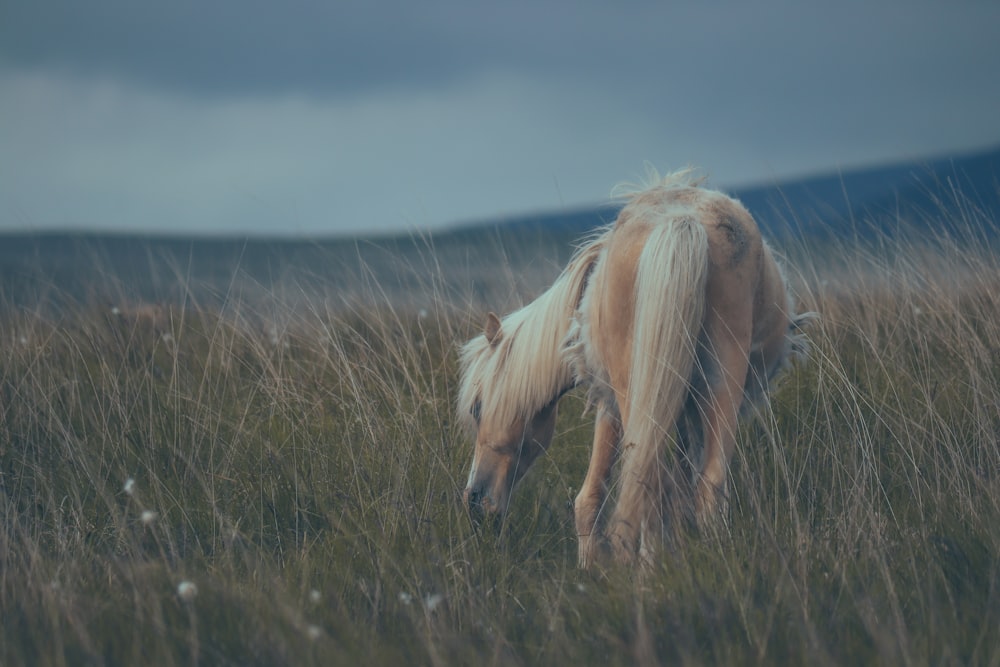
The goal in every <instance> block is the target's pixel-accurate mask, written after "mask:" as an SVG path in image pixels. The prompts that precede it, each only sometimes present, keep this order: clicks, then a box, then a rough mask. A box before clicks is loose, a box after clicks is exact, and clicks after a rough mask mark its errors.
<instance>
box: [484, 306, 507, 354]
mask: <svg viewBox="0 0 1000 667" xmlns="http://www.w3.org/2000/svg"><path fill="white" fill-rule="evenodd" d="M483 334H485V336H486V340H487V341H489V343H490V346H492V347H496V346H497V345H499V344H500V339H501V338H503V332H502V331H500V318H499V317H497V314H496V313H494V312H490V314H489V315H487V316H486V328H485V329H484V330H483Z"/></svg>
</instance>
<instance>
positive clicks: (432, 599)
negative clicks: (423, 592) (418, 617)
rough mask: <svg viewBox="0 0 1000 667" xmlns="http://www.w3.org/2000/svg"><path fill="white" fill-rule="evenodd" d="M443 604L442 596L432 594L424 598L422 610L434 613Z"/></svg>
mask: <svg viewBox="0 0 1000 667" xmlns="http://www.w3.org/2000/svg"><path fill="white" fill-rule="evenodd" d="M442 602H444V596H443V595H441V594H440V593H432V594H430V595H428V596H426V597H425V598H424V608H425V609H427V611H430V612H432V611H434V610H435V609H437V608H438V607H439V606H440V605H441V603H442Z"/></svg>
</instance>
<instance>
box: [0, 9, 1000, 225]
mask: <svg viewBox="0 0 1000 667" xmlns="http://www.w3.org/2000/svg"><path fill="white" fill-rule="evenodd" d="M997 26H1000V4H998V3H996V2H987V1H982V2H978V1H963V2H931V1H928V0H917V1H913V2H906V3H903V2H890V1H887V0H865V1H863V2H862V1H858V0H847V1H841V2H836V3H831V2H825V3H802V2H795V1H792V0H768V1H766V2H757V3H742V2H735V1H728V0H717V1H712V2H681V3H663V2H642V1H636V2H622V3H604V2H596V1H588V0H585V1H582V2H546V3H540V2H534V1H531V2H528V1H523V2H522V1H515V2H504V3H482V2H464V1H461V2H460V1H459V0H433V1H430V2H420V3H413V2H403V1H400V0H388V1H383V2H312V1H308V0H292V1H290V2H283V3H271V2H259V1H254V2H245V1H239V2H237V1H235V0H219V1H215V2H208V3H206V2H202V1H195V0H175V1H172V2H166V3H165V2H158V3H148V2H135V1H134V0H93V1H91V2H87V3H80V2H76V1H73V0H40V1H36V2H7V3H4V4H3V5H2V6H0V147H2V148H0V232H43V231H56V230H58V231H73V230H86V231H90V232H95V231H96V232H109V231H110V232H130V233H141V234H154V235H163V234H170V235H182V236H185V235H186V236H206V235H212V236H220V235H221V236H233V235H236V236H251V237H288V238H318V237H331V236H333V237H337V236H345V235H359V234H360V235H366V236H368V235H372V234H391V233H399V232H411V233H412V232H413V231H418V232H419V231H423V230H439V229H442V228H446V227H449V226H454V225H457V224H463V223H473V222H477V221H496V220H503V219H511V218H518V217H523V216H525V215H529V214H536V213H545V212H559V211H574V210H577V211H578V210H582V209H589V208H590V207H593V206H598V205H601V204H606V203H607V201H608V194H609V193H610V191H611V189H612V187H613V186H614V185H615V184H617V183H619V182H621V181H629V180H636V179H640V178H641V177H642V176H643V173H644V165H645V164H646V163H649V164H651V165H654V166H655V167H657V168H658V169H660V170H661V171H668V170H671V169H675V168H679V167H684V166H686V165H689V164H692V165H696V166H698V167H701V168H702V169H703V170H704V173H705V174H707V175H708V176H709V177H710V181H711V183H712V184H713V185H716V186H719V187H723V188H726V189H737V190H743V191H746V190H748V189H752V188H754V187H757V186H773V185H778V184H783V183H790V182H793V181H796V180H799V179H802V178H805V177H811V176H817V175H832V176H834V177H835V178H836V177H837V175H838V174H839V175H840V176H841V177H842V176H843V175H844V174H845V173H847V174H849V173H853V172H854V170H857V169H871V168H874V167H884V166H898V165H905V164H925V163H928V164H929V162H928V161H933V160H938V159H942V158H943V159H945V160H949V159H951V158H953V157H955V156H958V157H963V158H964V157H966V156H969V155H973V156H982V155H983V154H984V153H986V154H988V153H990V151H993V153H992V155H993V157H992V158H991V161H988V163H989V165H994V167H993V168H994V169H995V165H996V154H995V150H994V149H995V148H996V147H997V146H1000V85H998V83H997V72H1000V40H997ZM990 173H991V174H992V173H993V172H990ZM989 178H990V176H989V175H987V176H986V182H987V183H988V182H990V181H989ZM993 179H994V180H993V182H995V174H994V175H993ZM847 194H848V195H852V194H853V193H847ZM993 194H994V195H995V191H994V193H993ZM859 196H860V195H859Z"/></svg>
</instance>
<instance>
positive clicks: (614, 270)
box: [458, 171, 814, 567]
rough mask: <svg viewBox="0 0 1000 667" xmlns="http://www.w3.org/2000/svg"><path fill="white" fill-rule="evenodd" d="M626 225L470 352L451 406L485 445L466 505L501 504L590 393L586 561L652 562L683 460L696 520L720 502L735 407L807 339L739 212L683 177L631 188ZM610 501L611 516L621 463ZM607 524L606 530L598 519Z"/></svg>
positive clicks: (600, 239) (589, 248)
mask: <svg viewBox="0 0 1000 667" xmlns="http://www.w3.org/2000/svg"><path fill="white" fill-rule="evenodd" d="M624 196H625V200H626V203H625V206H624V208H623V209H622V210H621V212H620V214H619V215H618V218H617V220H616V221H615V222H614V223H613V224H612V225H611V226H609V227H608V228H606V229H604V230H603V231H602V232H601V233H600V234H599V235H597V236H595V237H594V238H592V239H591V240H590V241H589V242H588V243H586V244H585V245H583V246H582V247H581V248H580V249H579V250H578V251H577V252H576V254H575V255H574V257H573V259H572V260H571V261H570V263H569V265H568V266H567V267H566V268H565V269H564V270H563V272H562V273H561V274H560V276H559V277H558V278H557V279H556V281H555V283H554V284H553V285H552V286H551V287H550V288H549V289H548V290H546V291H545V292H544V293H543V294H542V295H541V296H539V297H538V298H537V299H536V300H535V301H533V302H531V303H529V304H528V305H526V306H524V307H523V308H521V309H520V310H517V311H515V312H513V313H510V314H509V315H507V316H506V317H504V318H503V319H502V320H501V319H500V318H499V317H497V316H496V315H495V314H494V313H490V314H489V315H488V316H487V319H486V327H485V331H484V333H483V335H480V336H476V337H475V338H473V339H472V340H470V341H468V342H467V343H466V344H465V345H464V346H463V347H462V350H461V354H460V366H461V376H462V378H461V386H460V389H459V392H458V411H459V415H460V417H461V418H462V419H463V421H464V423H465V424H466V426H467V427H468V429H469V430H470V432H473V433H475V436H476V444H475V451H474V454H473V459H472V467H471V470H470V471H469V479H468V484H467V486H466V489H465V493H464V501H465V503H466V504H467V505H468V507H469V509H470V510H471V511H472V512H473V513H475V514H482V513H500V514H502V513H503V512H504V511H505V510H506V509H507V505H508V503H509V499H510V494H511V491H512V489H513V487H514V485H515V484H516V483H517V482H518V480H520V479H521V478H522V477H523V476H524V474H525V472H526V471H527V470H528V468H529V467H530V466H531V464H532V463H533V462H534V461H535V459H536V458H537V457H538V456H539V455H540V454H541V453H542V452H544V451H545V450H546V448H547V447H548V445H549V443H550V442H551V440H552V435H553V431H554V428H555V421H556V411H557V406H558V403H559V400H560V399H561V398H562V397H563V395H564V394H565V393H566V392H567V391H569V390H570V389H572V388H573V387H575V386H578V385H586V386H589V388H590V393H589V403H590V404H591V405H593V406H595V407H596V425H595V432H594V443H593V449H592V451H591V455H590V466H589V468H588V470H587V475H586V479H585V480H584V482H583V485H582V488H581V489H580V492H579V494H578V495H577V497H576V501H575V506H574V509H575V519H576V529H577V534H578V535H579V539H580V543H579V560H580V565H581V566H583V567H587V566H588V565H589V564H590V563H591V562H592V560H593V559H594V557H595V556H596V555H597V553H598V549H599V548H600V547H602V546H604V545H610V548H611V550H612V552H613V553H614V555H615V557H616V558H617V559H618V560H619V561H622V562H626V563H627V562H632V561H634V560H635V559H636V557H640V558H642V559H643V560H647V561H648V560H649V559H651V558H652V553H653V551H654V550H655V544H656V538H657V537H659V536H660V533H661V531H662V529H663V526H664V522H665V520H666V517H665V513H664V506H665V499H666V497H667V495H668V494H669V493H670V492H671V489H673V488H674V487H677V486H678V482H679V481H682V480H681V478H682V477H684V475H676V474H674V473H675V472H676V468H677V466H671V465H667V456H666V455H667V453H668V452H670V451H671V450H670V449H668V445H669V444H672V445H673V447H672V449H673V450H674V451H678V452H679V453H680V455H681V466H680V467H681V468H682V469H685V466H686V470H689V472H690V474H689V475H688V477H689V480H688V481H687V483H688V484H689V485H690V486H689V487H688V489H689V491H690V492H691V495H693V512H694V516H695V518H696V520H697V521H698V523H699V525H702V524H704V523H705V522H707V521H709V520H710V519H711V518H712V517H713V516H714V515H715V514H716V513H717V511H718V505H719V504H720V500H721V498H720V496H721V497H722V498H724V492H725V484H726V474H727V468H728V462H729V459H730V457H731V455H732V453H733V448H734V445H735V437H736V429H737V419H738V417H739V415H740V413H741V409H742V408H745V407H746V406H749V405H753V404H754V403H755V402H756V401H757V400H759V399H760V398H761V397H763V396H765V395H766V393H767V390H768V387H769V386H770V382H771V380H772V379H773V378H774V376H775V375H776V374H777V372H778V371H779V370H781V369H782V368H783V367H784V366H785V365H786V363H787V361H788V359H789V358H791V357H793V356H795V355H796V354H798V353H800V352H803V351H804V349H805V340H804V337H803V336H802V335H801V334H800V333H799V329H800V327H801V326H802V325H803V324H804V323H805V322H806V321H808V320H809V319H811V318H812V317H814V314H813V313H806V314H802V315H796V313H795V307H794V304H793V303H792V298H791V296H790V294H789V291H788V289H787V288H786V281H785V278H784V275H783V273H782V271H781V269H780V267H779V266H778V264H777V263H776V262H775V259H774V257H773V255H772V252H771V250H770V249H769V248H768V246H767V245H766V244H765V243H764V242H763V240H762V239H761V236H760V232H759V231H758V229H757V225H756V223H755V222H754V220H753V218H752V217H751V216H750V214H749V213H748V212H747V211H746V209H745V208H743V206H742V205H741V204H740V203H739V202H737V201H735V200H733V199H731V198H729V197H727V196H726V195H723V194H721V193H719V192H715V191H712V190H708V189H705V188H702V187H700V186H699V182H698V181H697V180H694V179H692V178H691V177H690V172H687V171H685V172H679V173H675V174H671V175H669V176H667V177H666V178H663V179H659V178H657V179H656V182H655V183H654V184H653V185H651V186H648V187H644V188H638V189H636V190H635V191H632V192H629V193H626V194H625V195H624ZM619 458H620V459H621V464H620V466H619V467H620V471H619V474H618V478H617V502H616V503H615V506H614V509H613V511H611V514H610V517H604V516H602V514H604V510H605V504H606V502H607V498H608V494H609V492H610V489H611V486H612V468H613V467H614V466H615V463H616V461H617V460H618V459H619ZM605 524H606V529H604V528H602V526H605Z"/></svg>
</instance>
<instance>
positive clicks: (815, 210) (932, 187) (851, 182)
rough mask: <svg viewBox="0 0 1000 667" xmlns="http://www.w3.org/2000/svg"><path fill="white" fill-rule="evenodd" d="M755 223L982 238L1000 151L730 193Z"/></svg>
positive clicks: (797, 231) (782, 232) (556, 223)
mask: <svg viewBox="0 0 1000 667" xmlns="http://www.w3.org/2000/svg"><path fill="white" fill-rule="evenodd" d="M721 189H723V190H724V191H726V192H728V193H729V194H731V195H732V196H734V197H736V198H737V199H739V200H740V201H741V202H743V204H744V205H745V206H746V207H747V209H748V210H749V211H750V213H752V214H753V216H754V217H755V218H756V219H757V221H758V223H759V224H760V226H761V228H762V229H763V231H764V233H765V234H766V235H767V236H769V237H771V238H775V239H778V240H780V239H784V238H788V237H790V236H791V237H800V238H806V239H808V238H812V237H821V238H822V237H844V236H852V235H862V236H864V235H869V234H872V233H874V232H876V231H881V232H885V231H891V230H892V229H893V228H894V227H895V226H896V225H897V224H898V223H901V222H903V223H908V224H909V225H912V226H913V227H915V228H917V229H922V228H927V229H930V228H932V227H933V228H934V229H941V228H947V227H949V226H954V225H955V224H956V217H958V218H959V220H958V222H961V218H963V216H964V218H965V219H966V221H968V218H969V217H975V218H976V222H977V223H980V224H982V225H983V226H984V227H985V228H986V229H984V231H986V232H987V233H988V234H990V235H991V236H992V235H995V234H996V233H997V231H998V229H997V224H998V222H1000V147H997V148H994V149H992V150H988V151H984V152H980V153H974V154H967V155H958V156H950V157H944V158H938V159H931V160H918V161H909V162H898V163H893V164H888V165H883V166H877V167H868V168H861V169H851V170H847V171H841V172H835V173H829V174H822V175H817V176H810V177H807V178H801V179H796V180H792V181H783V182H776V183H772V184H762V185H757V186H751V187H743V188H737V189H735V190H729V189H726V188H724V187H723V188H721ZM617 212H618V209H617V207H614V206H607V205H604V206H595V207H592V208H581V209H576V210H571V211H558V212H554V213H539V214H533V215H524V216H519V217H515V218H510V219H507V220H501V221H495V222H493V223H492V224H491V226H493V227H494V228H495V229H496V230H497V231H498V232H501V233H505V234H511V235H514V236H516V235H519V234H521V233H524V232H531V231H534V230H537V229H539V228H541V229H547V230H549V231H550V232H551V233H552V234H554V235H560V236H562V235H566V236H569V237H574V236H579V235H581V234H585V233H586V232H588V231H590V230H592V229H594V228H595V227H598V226H600V225H602V224H604V223H606V222H608V221H611V220H614V218H615V215H616V214H617ZM481 227H482V225H475V226H462V227H459V228H456V229H454V230H450V231H448V232H444V233H441V234H439V236H449V235H454V236H456V237H462V236H465V235H468V234H470V233H473V232H474V230H475V229H478V228H481Z"/></svg>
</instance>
